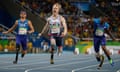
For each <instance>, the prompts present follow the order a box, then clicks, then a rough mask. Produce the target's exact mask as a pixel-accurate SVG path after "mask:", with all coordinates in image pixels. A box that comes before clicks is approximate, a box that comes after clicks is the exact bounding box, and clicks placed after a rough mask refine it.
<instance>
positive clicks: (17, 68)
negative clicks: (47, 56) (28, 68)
mask: <svg viewBox="0 0 120 72" xmlns="http://www.w3.org/2000/svg"><path fill="white" fill-rule="evenodd" d="M3 69H5V70H6V69H7V70H18V69H22V70H25V68H3Z"/></svg>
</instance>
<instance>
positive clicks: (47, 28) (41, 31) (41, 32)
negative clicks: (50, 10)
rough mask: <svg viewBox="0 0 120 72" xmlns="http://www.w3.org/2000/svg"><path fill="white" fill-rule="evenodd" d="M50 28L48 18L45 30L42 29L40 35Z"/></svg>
mask: <svg viewBox="0 0 120 72" xmlns="http://www.w3.org/2000/svg"><path fill="white" fill-rule="evenodd" d="M47 29H48V20H47V23H46V24H45V26H44V28H43V30H42V31H41V33H40V34H39V35H40V36H41V35H42V34H43V33H44V32H45V30H47Z"/></svg>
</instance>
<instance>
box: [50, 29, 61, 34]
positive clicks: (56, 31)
mask: <svg viewBox="0 0 120 72" xmlns="http://www.w3.org/2000/svg"><path fill="white" fill-rule="evenodd" d="M51 33H60V29H59V28H52V29H51Z"/></svg>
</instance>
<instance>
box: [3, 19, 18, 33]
mask: <svg viewBox="0 0 120 72" xmlns="http://www.w3.org/2000/svg"><path fill="white" fill-rule="evenodd" d="M17 25H18V20H16V21H15V24H14V25H13V26H12V27H11V28H10V29H9V30H8V31H5V32H3V33H4V34H7V33H10V32H12V31H13V30H14V29H15V28H16V27H17Z"/></svg>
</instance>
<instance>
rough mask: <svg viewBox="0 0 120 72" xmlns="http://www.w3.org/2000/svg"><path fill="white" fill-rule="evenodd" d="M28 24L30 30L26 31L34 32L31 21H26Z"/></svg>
mask: <svg viewBox="0 0 120 72" xmlns="http://www.w3.org/2000/svg"><path fill="white" fill-rule="evenodd" d="M28 25H29V27H30V30H29V31H28V33H33V32H34V28H33V25H32V22H31V21H28Z"/></svg>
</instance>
